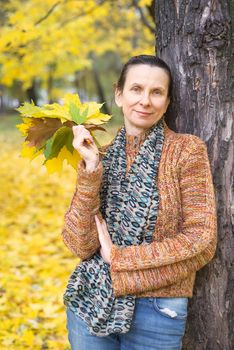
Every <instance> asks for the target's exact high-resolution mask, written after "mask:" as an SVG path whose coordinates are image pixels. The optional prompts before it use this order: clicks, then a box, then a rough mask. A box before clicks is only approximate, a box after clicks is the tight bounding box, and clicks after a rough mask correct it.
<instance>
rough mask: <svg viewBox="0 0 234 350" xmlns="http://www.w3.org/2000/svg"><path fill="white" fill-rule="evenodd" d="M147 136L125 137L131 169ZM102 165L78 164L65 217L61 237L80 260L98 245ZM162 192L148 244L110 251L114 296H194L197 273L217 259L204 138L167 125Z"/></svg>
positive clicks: (209, 173)
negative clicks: (96, 216)
mask: <svg viewBox="0 0 234 350" xmlns="http://www.w3.org/2000/svg"><path fill="white" fill-rule="evenodd" d="M143 140H144V137H143V138H142V137H139V138H138V140H137V143H136V138H134V137H132V136H127V143H126V145H127V146H126V154H127V171H128V170H129V168H130V166H131V163H132V162H133V160H134V157H135V156H136V154H137V152H138V150H139V147H140V145H141V143H142V142H143ZM102 171H103V169H102V163H101V162H100V164H99V166H98V167H97V168H96V169H95V170H94V171H93V172H88V171H86V170H85V166H84V162H81V163H80V164H79V165H78V177H77V185H76V190H75V193H74V195H73V198H72V200H71V204H70V207H69V209H68V211H67V212H66V214H65V220H64V221H65V223H64V227H63V231H62V237H63V240H64V242H65V244H66V245H67V246H68V248H69V249H70V250H71V251H72V252H73V253H74V254H75V255H76V256H78V257H79V258H80V259H81V260H85V259H88V258H89V257H91V256H92V255H93V254H94V253H95V252H96V251H97V250H98V249H99V248H100V243H99V239H98V233H97V229H96V225H95V221H94V215H95V214H97V213H98V215H100V213H99V206H100V199H99V190H100V185H101V179H102ZM157 181H158V189H159V196H160V204H159V212H158V218H157V223H156V227H155V232H154V234H153V240H152V243H150V244H141V245H139V246H129V247H118V246H116V245H113V247H112V250H111V264H110V273H111V278H112V284H113V289H114V293H115V296H122V295H127V294H133V295H136V297H182V296H184V297H192V295H193V287H194V281H195V276H196V271H198V270H199V269H201V268H202V267H203V266H204V265H206V264H207V263H208V262H209V261H210V260H211V259H212V258H213V256H214V254H215V249H216V244H217V225H216V207H215V197H214V189H213V183H212V176H211V171H210V165H209V160H208V156H207V149H206V146H205V144H204V142H203V141H202V140H200V139H199V138H198V137H196V136H193V135H189V134H179V133H175V132H173V131H172V130H170V129H169V128H168V127H167V126H166V124H165V140H164V146H163V151H162V155H161V160H160V165H159V174H158V180H157Z"/></svg>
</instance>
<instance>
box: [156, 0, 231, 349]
mask: <svg viewBox="0 0 234 350" xmlns="http://www.w3.org/2000/svg"><path fill="white" fill-rule="evenodd" d="M155 13H156V52H157V55H158V56H159V57H161V58H162V59H164V60H165V61H166V62H167V63H168V65H169V66H170V67H171V69H172V73H173V77H174V99H173V103H172V104H171V106H170V109H169V111H168V114H167V122H168V124H169V126H171V127H172V128H173V129H175V130H177V131H179V132H183V133H184V132H185V133H190V134H195V135H197V136H199V137H201V138H202V139H203V140H204V141H205V142H206V144H207V147H208V153H209V157H210V162H211V167H212V172H213V179H214V185H215V190H216V198H217V213H218V246H217V250H216V255H215V258H214V259H213V260H212V261H211V262H210V263H209V264H208V265H206V266H205V267H204V268H203V269H202V270H200V271H199V272H198V273H197V278H196V283H195V288H194V296H193V298H192V299H191V300H190V302H189V316H188V322H187V328H186V333H185V337H184V341H183V349H186V350H201V349H206V350H216V349H217V350H221V349H222V350H231V349H234V331H233V310H234V305H233V304H234V303H233V301H234V300H233V294H234V293H233V286H234V274H233V271H231V268H232V267H233V260H234V259H233V252H234V238H233V235H232V233H233V231H234V230H233V226H234V203H233V169H234V167H233V165H234V164H233V163H234V160H233V159H234V158H233V148H234V147H233V134H234V123H233V110H234V109H233V102H234V99H233V84H234V73H233V67H234V59H233V53H234V50H233V46H234V45H233V43H234V40H233V34H232V28H233V27H234V2H233V1H231V0H229V1H228V0H174V1H173V0H167V1H164V0H158V1H156V2H155Z"/></svg>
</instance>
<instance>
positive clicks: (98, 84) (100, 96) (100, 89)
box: [93, 57, 110, 114]
mask: <svg viewBox="0 0 234 350" xmlns="http://www.w3.org/2000/svg"><path fill="white" fill-rule="evenodd" d="M93 77H94V81H95V84H96V89H97V94H98V99H99V102H100V103H103V101H106V98H105V93H104V90H103V87H102V83H101V80H100V77H99V74H98V69H97V67H96V63H95V57H94V59H93ZM102 111H103V113H105V114H110V111H109V108H108V106H107V104H106V103H104V105H103V106H102Z"/></svg>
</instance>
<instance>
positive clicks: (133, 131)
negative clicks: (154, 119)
mask: <svg viewBox="0 0 234 350" xmlns="http://www.w3.org/2000/svg"><path fill="white" fill-rule="evenodd" d="M125 129H126V134H127V135H129V136H137V137H139V136H142V135H144V134H146V133H147V131H148V130H149V129H143V128H138V127H135V126H131V127H129V126H128V125H127V124H125Z"/></svg>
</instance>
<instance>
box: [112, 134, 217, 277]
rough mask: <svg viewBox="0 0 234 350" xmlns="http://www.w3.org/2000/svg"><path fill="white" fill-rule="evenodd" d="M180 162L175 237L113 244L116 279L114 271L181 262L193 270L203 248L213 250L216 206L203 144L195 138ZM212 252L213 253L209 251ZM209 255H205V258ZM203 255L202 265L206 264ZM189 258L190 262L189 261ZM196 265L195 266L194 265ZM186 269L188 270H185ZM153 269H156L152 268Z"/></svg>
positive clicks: (184, 266) (181, 266)
mask: <svg viewBox="0 0 234 350" xmlns="http://www.w3.org/2000/svg"><path fill="white" fill-rule="evenodd" d="M185 153H186V154H187V156H186V158H185V157H184V158H183V157H182V159H183V162H182V163H181V164H180V190H181V202H182V212H183V217H182V228H181V231H180V232H175V236H174V237H170V238H169V237H167V238H165V239H164V240H163V241H160V242H157V241H154V242H152V243H151V244H142V245H139V246H129V247H118V246H116V245H113V247H112V250H111V274H112V278H113V279H115V278H116V277H115V276H114V273H116V272H124V271H126V272H129V271H137V270H142V273H144V274H145V273H146V271H145V270H146V269H152V268H159V269H158V270H157V271H158V272H157V273H159V271H160V268H162V267H165V268H166V266H168V267H167V268H168V269H169V268H170V267H169V265H171V264H175V263H178V262H183V264H180V265H174V266H177V267H178V266H179V267H180V268H181V269H182V271H183V273H186V270H188V265H187V264H189V266H191V267H192V266H193V264H194V269H195V270H196V269H197V268H198V267H199V264H198V265H197V263H195V260H194V261H192V260H191V259H194V258H196V257H197V258H196V259H198V260H199V257H198V256H201V254H202V252H204V251H206V249H208V247H209V249H211V250H212V251H214V249H215V246H216V239H217V238H216V208H215V198H214V191H213V183H212V177H211V171H210V165H209V160H208V156H207V150H206V146H205V144H204V143H203V142H202V141H201V140H200V139H198V138H197V140H196V146H195V147H191V149H189V145H188V147H187V150H186V152H185ZM211 256H212V254H211ZM211 256H207V260H206V262H208V261H209V259H210V258H211ZM204 257H206V255H204V256H203V258H202V260H203V263H202V266H204V265H205V261H204ZM189 261H192V262H191V264H190V263H188V262H189ZM195 266H197V267H195ZM188 271H189V270H188ZM155 273H156V272H155Z"/></svg>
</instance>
